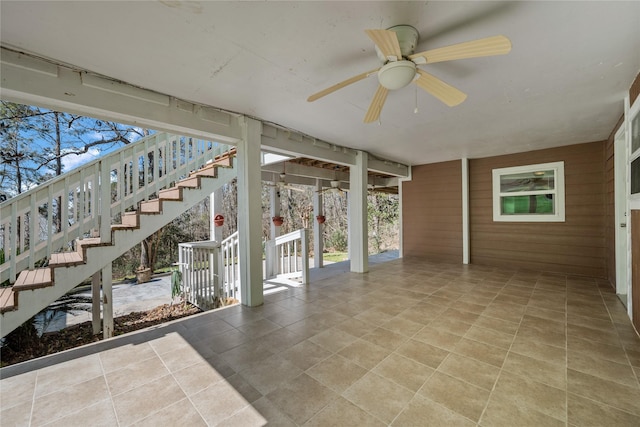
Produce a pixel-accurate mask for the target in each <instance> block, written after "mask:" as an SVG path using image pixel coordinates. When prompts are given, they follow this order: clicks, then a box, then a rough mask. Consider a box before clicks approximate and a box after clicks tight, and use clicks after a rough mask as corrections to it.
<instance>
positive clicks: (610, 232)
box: [604, 117, 623, 289]
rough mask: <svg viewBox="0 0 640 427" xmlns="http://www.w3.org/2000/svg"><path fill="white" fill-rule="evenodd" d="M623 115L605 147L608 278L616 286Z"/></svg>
mask: <svg viewBox="0 0 640 427" xmlns="http://www.w3.org/2000/svg"><path fill="white" fill-rule="evenodd" d="M622 122H623V117H620V120H618V123H617V124H616V126H615V127H614V128H613V131H612V132H611V135H609V139H607V142H606V144H605V149H604V162H605V163H604V182H605V190H604V191H605V206H604V209H605V246H606V255H607V279H608V280H609V283H610V284H611V286H612V287H613V288H614V289H615V287H616V194H615V189H616V175H615V139H616V132H618V129H619V128H620V126H622Z"/></svg>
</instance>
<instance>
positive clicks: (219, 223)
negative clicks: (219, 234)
mask: <svg viewBox="0 0 640 427" xmlns="http://www.w3.org/2000/svg"><path fill="white" fill-rule="evenodd" d="M213 224H214V225H215V226H216V227H222V226H223V225H224V217H223V216H222V215H220V214H218V215H216V216H215V217H213Z"/></svg>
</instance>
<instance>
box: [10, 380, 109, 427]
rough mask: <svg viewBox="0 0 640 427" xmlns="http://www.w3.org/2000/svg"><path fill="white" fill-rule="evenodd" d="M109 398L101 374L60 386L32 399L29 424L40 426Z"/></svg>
mask: <svg viewBox="0 0 640 427" xmlns="http://www.w3.org/2000/svg"><path fill="white" fill-rule="evenodd" d="M109 398H110V396H109V390H108V389H107V384H106V382H105V380H104V377H102V376H100V377H96V378H93V379H90V380H88V381H85V382H81V383H76V384H73V385H71V386H67V387H64V388H62V387H61V388H60V389H59V390H58V391H55V392H53V393H49V394H46V395H44V396H41V397H37V398H36V399H35V400H34V402H33V414H32V415H31V425H33V426H40V425H43V424H45V423H48V422H51V421H55V420H57V419H59V418H63V417H66V416H68V415H71V414H73V413H74V412H77V411H79V410H81V409H83V408H87V407H89V406H92V405H94V404H96V403H98V402H100V401H102V400H108V399H109ZM3 424H4V423H3Z"/></svg>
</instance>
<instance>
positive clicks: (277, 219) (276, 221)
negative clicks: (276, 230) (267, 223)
mask: <svg viewBox="0 0 640 427" xmlns="http://www.w3.org/2000/svg"><path fill="white" fill-rule="evenodd" d="M271 220H272V221H273V225H275V226H276V227H280V226H281V225H282V223H283V222H284V218H282V217H281V216H274V217H273V218H271Z"/></svg>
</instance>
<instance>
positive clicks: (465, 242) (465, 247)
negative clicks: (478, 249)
mask: <svg viewBox="0 0 640 427" xmlns="http://www.w3.org/2000/svg"><path fill="white" fill-rule="evenodd" d="M461 162H462V263H463V264H469V159H467V158H464V159H462V161H461Z"/></svg>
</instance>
